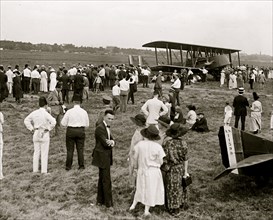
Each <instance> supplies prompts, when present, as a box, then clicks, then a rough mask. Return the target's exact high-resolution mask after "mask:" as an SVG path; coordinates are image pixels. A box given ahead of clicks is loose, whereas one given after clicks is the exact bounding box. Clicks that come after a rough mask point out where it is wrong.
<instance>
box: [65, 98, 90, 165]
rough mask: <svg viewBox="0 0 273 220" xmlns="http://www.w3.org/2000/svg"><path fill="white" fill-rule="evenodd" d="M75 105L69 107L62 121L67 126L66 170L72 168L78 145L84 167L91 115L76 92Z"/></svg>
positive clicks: (80, 160)
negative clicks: (87, 129) (85, 146)
mask: <svg viewBox="0 0 273 220" xmlns="http://www.w3.org/2000/svg"><path fill="white" fill-rule="evenodd" d="M73 102H74V107H73V108H72V109H69V110H68V111H67V112H66V113H65V115H64V117H63V119H62V121H61V125H62V126H65V127H67V130H66V149H67V156H66V167H65V169H66V170H71V167H72V163H73V153H74V148H75V145H76V149H77V153H78V164H79V169H85V167H84V155H83V152H84V141H85V128H87V127H89V117H88V114H87V112H86V111H85V110H84V109H82V108H81V106H80V103H81V95H79V94H74V96H73Z"/></svg>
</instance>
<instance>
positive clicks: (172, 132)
mask: <svg viewBox="0 0 273 220" xmlns="http://www.w3.org/2000/svg"><path fill="white" fill-rule="evenodd" d="M187 132H188V129H187V128H185V127H182V126H181V124H180V123H174V124H172V125H171V127H170V128H169V129H168V130H167V131H166V135H167V136H169V137H172V138H178V137H181V136H183V135H185V134H186V133H187Z"/></svg>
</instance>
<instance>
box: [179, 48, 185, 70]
mask: <svg viewBox="0 0 273 220" xmlns="http://www.w3.org/2000/svg"><path fill="white" fill-rule="evenodd" d="M180 57H181V64H182V66H184V63H183V48H182V45H180Z"/></svg>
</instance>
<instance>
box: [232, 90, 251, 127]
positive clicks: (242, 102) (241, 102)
mask: <svg viewBox="0 0 273 220" xmlns="http://www.w3.org/2000/svg"><path fill="white" fill-rule="evenodd" d="M238 91H239V95H237V96H236V97H235V98H234V100H233V107H234V115H235V125H234V127H235V128H238V123H239V120H240V118H241V128H242V130H243V131H244V130H245V119H246V116H247V109H246V107H249V103H248V101H247V98H246V97H244V96H243V94H244V91H245V90H244V88H239V89H238Z"/></svg>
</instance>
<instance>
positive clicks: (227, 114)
mask: <svg viewBox="0 0 273 220" xmlns="http://www.w3.org/2000/svg"><path fill="white" fill-rule="evenodd" d="M224 112H225V117H224V125H228V126H229V125H230V121H231V117H232V108H231V106H230V105H229V102H226V107H225V110H224Z"/></svg>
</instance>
